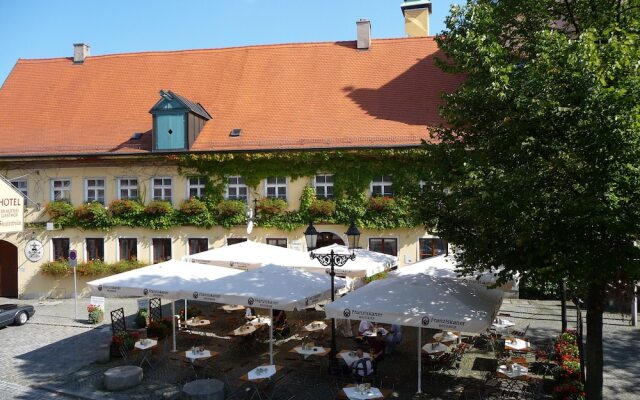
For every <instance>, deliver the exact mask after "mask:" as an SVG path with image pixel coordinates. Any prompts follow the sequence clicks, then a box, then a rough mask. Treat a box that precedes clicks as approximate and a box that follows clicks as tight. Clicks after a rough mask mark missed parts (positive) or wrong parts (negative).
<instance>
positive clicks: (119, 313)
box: [111, 308, 127, 335]
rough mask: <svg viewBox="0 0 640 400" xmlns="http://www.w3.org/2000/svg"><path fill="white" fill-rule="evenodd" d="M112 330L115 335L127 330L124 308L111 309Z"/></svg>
mask: <svg viewBox="0 0 640 400" xmlns="http://www.w3.org/2000/svg"><path fill="white" fill-rule="evenodd" d="M111 331H112V332H113V334H114V335H117V334H118V333H119V332H126V331H127V323H126V321H125V319H124V308H118V309H117V310H113V311H111Z"/></svg>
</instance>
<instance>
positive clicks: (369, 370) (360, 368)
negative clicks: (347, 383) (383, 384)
mask: <svg viewBox="0 0 640 400" xmlns="http://www.w3.org/2000/svg"><path fill="white" fill-rule="evenodd" d="M356 357H358V359H357V360H356V361H354V362H353V364H351V370H352V372H353V376H354V377H355V378H356V380H357V381H358V382H361V381H362V378H364V377H367V376H371V375H373V362H372V361H371V359H370V358H369V357H365V356H364V350H362V348H360V347H359V348H358V349H357V350H356Z"/></svg>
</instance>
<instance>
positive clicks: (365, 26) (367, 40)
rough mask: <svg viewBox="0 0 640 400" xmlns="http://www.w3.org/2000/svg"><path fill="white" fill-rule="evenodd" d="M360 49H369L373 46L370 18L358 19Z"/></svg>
mask: <svg viewBox="0 0 640 400" xmlns="http://www.w3.org/2000/svg"><path fill="white" fill-rule="evenodd" d="M356 31H357V36H358V40H357V44H358V46H357V47H358V50H368V49H369V47H371V22H370V21H369V20H368V19H361V20H359V21H356Z"/></svg>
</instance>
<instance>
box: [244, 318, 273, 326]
mask: <svg viewBox="0 0 640 400" xmlns="http://www.w3.org/2000/svg"><path fill="white" fill-rule="evenodd" d="M247 324H251V325H259V324H267V325H271V318H269V317H258V318H254V319H252V320H250V321H249V322H247Z"/></svg>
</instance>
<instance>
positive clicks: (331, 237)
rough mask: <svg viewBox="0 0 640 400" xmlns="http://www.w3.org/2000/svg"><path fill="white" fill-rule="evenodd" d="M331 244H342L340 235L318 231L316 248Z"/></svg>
mask: <svg viewBox="0 0 640 400" xmlns="http://www.w3.org/2000/svg"><path fill="white" fill-rule="evenodd" d="M332 244H339V245H342V246H344V240H342V239H340V236H338V235H336V234H335V233H333V232H320V233H318V241H317V242H316V248H317V249H319V248H320V247H324V246H330V245H332Z"/></svg>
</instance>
